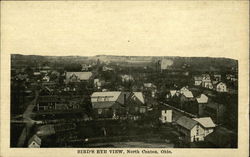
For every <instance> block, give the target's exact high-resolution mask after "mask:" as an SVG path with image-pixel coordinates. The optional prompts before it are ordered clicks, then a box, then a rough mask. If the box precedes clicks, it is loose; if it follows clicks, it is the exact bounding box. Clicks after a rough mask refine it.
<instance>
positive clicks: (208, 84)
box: [201, 74, 213, 89]
mask: <svg viewBox="0 0 250 157" xmlns="http://www.w3.org/2000/svg"><path fill="white" fill-rule="evenodd" d="M201 86H202V87H205V88H209V89H213V84H212V81H211V78H210V75H209V74H202V83H201Z"/></svg>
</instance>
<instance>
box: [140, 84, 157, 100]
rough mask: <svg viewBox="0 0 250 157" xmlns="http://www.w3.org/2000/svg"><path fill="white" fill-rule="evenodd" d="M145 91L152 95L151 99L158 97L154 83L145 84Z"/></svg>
mask: <svg viewBox="0 0 250 157" xmlns="http://www.w3.org/2000/svg"><path fill="white" fill-rule="evenodd" d="M143 88H144V91H147V92H149V93H151V97H152V98H154V97H155V96H156V92H157V87H156V85H154V84H153V83H143Z"/></svg>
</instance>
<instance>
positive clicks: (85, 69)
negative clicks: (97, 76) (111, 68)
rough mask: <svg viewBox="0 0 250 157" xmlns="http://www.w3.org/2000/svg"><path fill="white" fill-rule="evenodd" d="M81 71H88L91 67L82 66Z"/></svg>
mask: <svg viewBox="0 0 250 157" xmlns="http://www.w3.org/2000/svg"><path fill="white" fill-rule="evenodd" d="M81 66H82V71H89V70H90V68H91V67H92V66H91V65H87V64H82V65H81Z"/></svg>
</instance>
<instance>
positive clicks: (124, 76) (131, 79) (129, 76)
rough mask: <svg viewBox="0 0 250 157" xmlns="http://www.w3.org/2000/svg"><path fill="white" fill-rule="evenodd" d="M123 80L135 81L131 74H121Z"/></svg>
mask: <svg viewBox="0 0 250 157" xmlns="http://www.w3.org/2000/svg"><path fill="white" fill-rule="evenodd" d="M121 78H122V82H129V81H134V78H133V77H132V76H131V75H126V74H125V75H121Z"/></svg>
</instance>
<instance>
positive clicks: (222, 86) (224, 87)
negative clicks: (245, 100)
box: [215, 82, 227, 92]
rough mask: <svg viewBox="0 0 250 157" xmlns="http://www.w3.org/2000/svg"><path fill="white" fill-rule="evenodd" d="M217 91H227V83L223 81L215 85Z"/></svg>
mask: <svg viewBox="0 0 250 157" xmlns="http://www.w3.org/2000/svg"><path fill="white" fill-rule="evenodd" d="M215 89H216V91H217V92H227V85H226V84H225V83H223V82H219V83H217V84H216V85H215Z"/></svg>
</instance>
